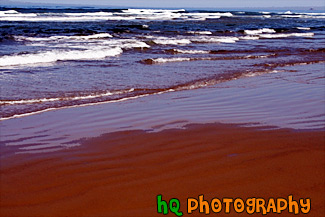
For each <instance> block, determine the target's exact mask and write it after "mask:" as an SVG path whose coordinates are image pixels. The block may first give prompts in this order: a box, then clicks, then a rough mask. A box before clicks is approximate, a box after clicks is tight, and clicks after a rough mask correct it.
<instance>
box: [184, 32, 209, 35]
mask: <svg viewBox="0 0 325 217" xmlns="http://www.w3.org/2000/svg"><path fill="white" fill-rule="evenodd" d="M187 33H190V34H198V35H212V32H210V31H188V32H187Z"/></svg>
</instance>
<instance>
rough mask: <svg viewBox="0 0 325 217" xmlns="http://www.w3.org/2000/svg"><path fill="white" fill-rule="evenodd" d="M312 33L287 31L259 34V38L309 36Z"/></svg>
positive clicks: (312, 34) (311, 35)
mask: <svg viewBox="0 0 325 217" xmlns="http://www.w3.org/2000/svg"><path fill="white" fill-rule="evenodd" d="M313 36H314V33H287V34H260V35H259V37H261V38H287V37H307V38H311V37H313Z"/></svg>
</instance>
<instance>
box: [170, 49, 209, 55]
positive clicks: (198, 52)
mask: <svg viewBox="0 0 325 217" xmlns="http://www.w3.org/2000/svg"><path fill="white" fill-rule="evenodd" d="M167 52H168V53H172V54H177V53H179V54H208V53H210V51H209V50H180V49H170V50H167Z"/></svg>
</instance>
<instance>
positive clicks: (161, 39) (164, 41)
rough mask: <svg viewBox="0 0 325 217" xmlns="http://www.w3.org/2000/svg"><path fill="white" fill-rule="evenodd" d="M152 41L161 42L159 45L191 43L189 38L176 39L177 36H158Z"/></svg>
mask: <svg viewBox="0 0 325 217" xmlns="http://www.w3.org/2000/svg"><path fill="white" fill-rule="evenodd" d="M153 42H154V43H155V44H161V45H186V44H191V43H192V42H191V41H190V40H189V39H185V38H183V39H177V38H165V37H159V38H157V39H154V40H153Z"/></svg>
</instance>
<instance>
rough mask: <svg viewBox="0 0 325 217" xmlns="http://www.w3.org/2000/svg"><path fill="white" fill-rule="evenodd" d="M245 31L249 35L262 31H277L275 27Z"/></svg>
mask: <svg viewBox="0 0 325 217" xmlns="http://www.w3.org/2000/svg"><path fill="white" fill-rule="evenodd" d="M244 33H245V34H247V35H258V34H261V33H276V32H275V30H274V29H268V28H263V29H256V30H244Z"/></svg>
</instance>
